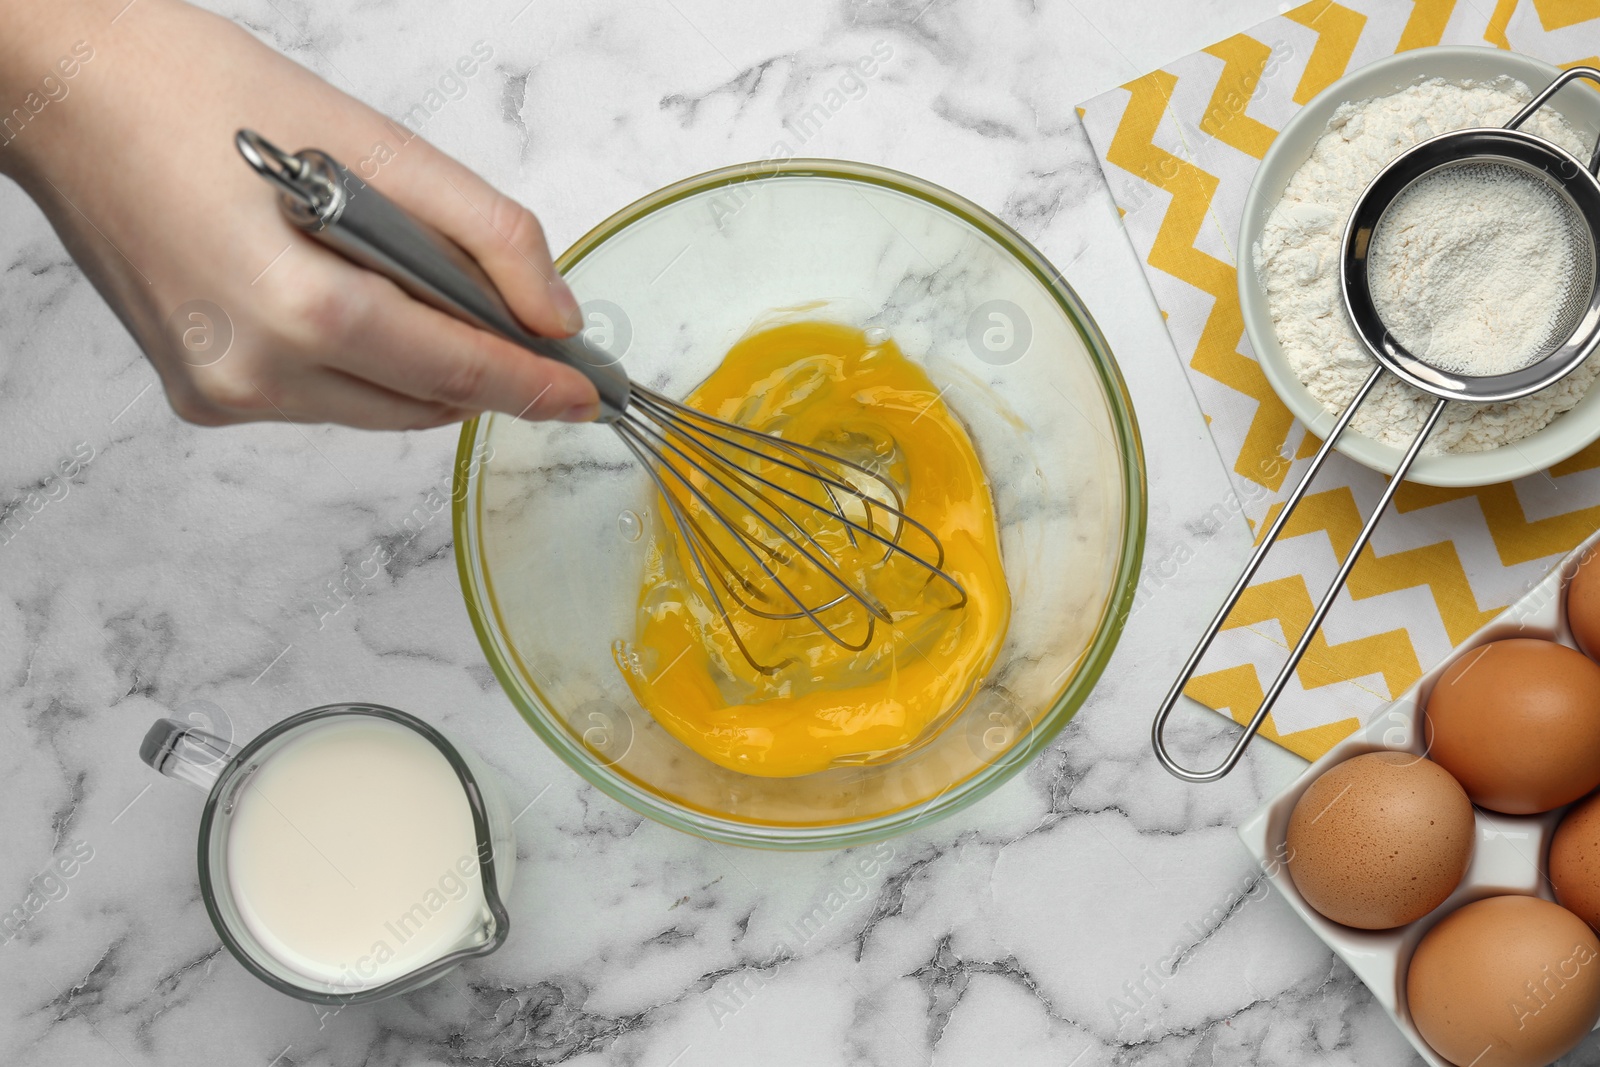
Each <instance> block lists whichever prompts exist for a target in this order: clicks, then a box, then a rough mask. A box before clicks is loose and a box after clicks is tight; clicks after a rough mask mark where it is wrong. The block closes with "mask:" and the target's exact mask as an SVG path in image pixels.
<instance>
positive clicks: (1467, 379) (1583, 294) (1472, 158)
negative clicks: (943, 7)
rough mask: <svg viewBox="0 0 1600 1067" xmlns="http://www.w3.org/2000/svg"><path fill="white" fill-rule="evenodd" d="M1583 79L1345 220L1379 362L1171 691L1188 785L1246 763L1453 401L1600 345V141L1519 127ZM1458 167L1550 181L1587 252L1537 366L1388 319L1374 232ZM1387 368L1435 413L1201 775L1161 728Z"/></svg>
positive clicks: (1407, 156)
mask: <svg viewBox="0 0 1600 1067" xmlns="http://www.w3.org/2000/svg"><path fill="white" fill-rule="evenodd" d="M1577 78H1587V79H1588V80H1590V81H1592V82H1595V83H1597V84H1600V70H1597V69H1595V68H1593V67H1573V68H1572V69H1570V70H1567V71H1563V72H1562V73H1561V74H1560V75H1559V76H1557V77H1556V79H1555V80H1554V81H1552V82H1551V83H1550V84H1549V85H1548V86H1546V87H1545V89H1544V91H1543V92H1541V93H1539V94H1538V95H1537V96H1535V97H1534V98H1533V100H1532V101H1531V102H1530V103H1529V104H1528V106H1527V107H1525V108H1523V109H1522V110H1521V111H1519V112H1518V113H1517V114H1516V116H1515V117H1513V118H1512V119H1511V121H1510V122H1508V123H1506V125H1505V126H1504V127H1503V128H1488V129H1469V130H1458V131H1455V132H1453V133H1445V134H1441V135H1439V136H1438V137H1433V138H1430V139H1428V140H1426V141H1423V142H1422V143H1421V144H1418V145H1416V146H1414V147H1412V148H1410V149H1408V150H1407V151H1405V152H1403V153H1401V155H1400V156H1398V157H1397V158H1396V159H1394V160H1393V161H1392V162H1390V163H1389V165H1388V166H1386V167H1384V169H1383V170H1382V171H1381V172H1380V173H1379V174H1378V176H1377V177H1376V178H1374V179H1373V180H1372V183H1371V184H1370V185H1368V186H1367V188H1366V190H1365V191H1364V192H1363V193H1362V194H1361V198H1360V199H1359V200H1358V201H1356V206H1355V209H1354V210H1353V211H1352V212H1351V214H1350V220H1349V222H1348V223H1347V224H1346V226H1345V232H1344V243H1343V249H1342V258H1341V261H1340V288H1341V290H1342V293H1343V296H1344V305H1345V310H1346V311H1347V312H1348V313H1349V316H1350V322H1351V324H1352V325H1353V326H1354V327H1355V331H1356V335H1357V336H1358V337H1360V339H1361V341H1362V343H1363V344H1364V345H1365V346H1366V348H1367V350H1368V351H1369V352H1371V353H1372V358H1373V359H1374V360H1376V361H1377V365H1376V366H1374V367H1373V369H1372V373H1371V374H1370V375H1368V377H1367V379H1366V381H1364V382H1363V383H1362V384H1361V388H1360V389H1359V390H1357V391H1356V395H1355V398H1354V399H1352V400H1351V401H1350V404H1349V406H1348V407H1346V408H1345V409H1344V412H1343V413H1342V414H1340V416H1339V418H1338V420H1337V421H1336V422H1335V423H1334V425H1333V429H1332V431H1331V432H1329V434H1328V435H1327V437H1326V438H1325V439H1324V440H1323V442H1322V447H1321V448H1319V449H1317V453H1316V455H1315V456H1314V457H1312V460H1311V463H1310V465H1309V466H1307V467H1306V471H1305V474H1304V475H1302V476H1301V479H1300V482H1299V483H1298V484H1297V485H1296V486H1295V487H1294V490H1293V492H1291V493H1290V494H1289V497H1288V499H1287V500H1285V501H1284V504H1283V507H1282V508H1281V509H1280V510H1279V511H1278V515H1277V517H1276V518H1275V519H1273V521H1272V524H1271V525H1270V526H1269V527H1268V528H1267V531H1266V533H1265V534H1264V535H1263V536H1262V538H1261V541H1260V543H1259V544H1258V545H1257V547H1256V550H1255V552H1254V553H1253V554H1252V555H1251V557H1250V560H1249V562H1247V563H1246V564H1245V566H1244V571H1243V573H1241V574H1240V575H1239V580H1238V581H1237V582H1235V583H1234V586H1233V590H1232V591H1231V592H1230V593H1229V594H1228V597H1227V599H1226V600H1225V601H1224V602H1223V605H1222V607H1221V609H1219V610H1218V612H1217V614H1216V616H1215V617H1214V618H1213V619H1212V620H1211V625H1210V626H1208V627H1206V631H1205V633H1204V634H1203V635H1202V636H1201V638H1200V642H1199V644H1197V645H1196V646H1195V649H1194V652H1193V653H1191V654H1190V656H1189V659H1188V661H1187V662H1186V663H1185V664H1184V666H1183V671H1182V673H1181V674H1179V675H1178V678H1177V680H1176V681H1175V682H1173V684H1172V688H1171V689H1170V690H1169V691H1168V693H1167V696H1166V699H1165V700H1163V701H1162V703H1161V707H1160V710H1158V711H1157V712H1156V717H1155V724H1154V726H1153V727H1152V729H1151V742H1152V744H1153V745H1154V747H1155V753H1156V759H1157V760H1159V761H1160V762H1161V765H1162V766H1163V767H1165V768H1166V769H1167V770H1168V771H1170V772H1172V774H1174V775H1176V776H1177V777H1179V778H1182V779H1183V780H1185V781H1189V782H1214V781H1216V780H1217V779H1219V778H1221V777H1223V776H1224V775H1226V774H1227V773H1228V772H1229V771H1231V770H1233V768H1234V766H1235V765H1237V764H1238V762H1239V759H1240V757H1242V756H1243V755H1244V750H1245V748H1246V747H1247V746H1248V745H1249V744H1250V741H1251V739H1252V738H1254V737H1255V735H1256V733H1257V731H1259V730H1260V729H1261V724H1262V723H1263V722H1265V721H1266V718H1267V713H1268V712H1270V711H1271V710H1272V705H1273V704H1274V703H1276V701H1277V699H1278V697H1279V695H1281V694H1282V692H1283V690H1284V687H1285V686H1286V685H1288V682H1289V678H1290V676H1291V675H1292V674H1293V673H1294V669H1295V667H1297V666H1298V665H1299V663H1300V660H1301V658H1302V657H1304V656H1305V653H1306V649H1308V648H1309V647H1311V641H1312V639H1313V638H1314V637H1315V636H1316V634H1317V631H1318V630H1319V629H1320V628H1321V626H1322V620H1323V619H1324V617H1326V615H1327V614H1328V609H1329V608H1331V607H1332V606H1333V599H1334V597H1335V596H1337V595H1338V593H1339V590H1340V589H1342V588H1344V583H1345V579H1346V578H1348V577H1349V576H1350V571H1351V569H1352V568H1353V567H1354V566H1355V562H1356V558H1357V557H1358V556H1360V554H1361V551H1362V549H1363V548H1365V547H1366V544H1367V542H1368V540H1370V539H1371V537H1372V532H1373V530H1375V529H1376V528H1377V526H1378V520H1379V519H1380V518H1382V517H1383V513H1384V511H1385V510H1386V509H1387V508H1388V506H1389V501H1390V500H1391V499H1393V497H1394V494H1395V493H1396V491H1398V490H1399V488H1400V483H1401V482H1402V481H1403V480H1404V479H1405V476H1406V472H1407V471H1408V470H1410V469H1411V465H1412V463H1414V462H1415V461H1416V458H1417V456H1418V455H1420V454H1421V452H1422V446H1423V443H1424V442H1425V441H1427V439H1428V435H1429V434H1431V433H1432V432H1433V429H1434V427H1435V426H1436V425H1437V424H1438V422H1439V416H1440V415H1442V414H1443V413H1444V408H1445V405H1446V404H1447V403H1449V402H1450V401H1452V400H1460V401H1465V402H1468V403H1474V404H1486V403H1495V402H1499V401H1506V400H1517V399H1520V398H1521V397H1525V396H1529V395H1531V394H1533V393H1536V392H1538V391H1539V390H1541V389H1544V388H1546V387H1548V386H1551V385H1554V384H1555V383H1556V382H1558V381H1560V380H1561V379H1562V378H1564V377H1565V376H1566V375H1568V374H1570V373H1571V372H1572V371H1573V370H1575V369H1576V368H1577V367H1578V365H1579V364H1580V363H1582V362H1583V361H1584V360H1585V359H1587V358H1588V357H1589V354H1590V353H1591V352H1593V351H1594V350H1595V347H1596V345H1597V344H1600V289H1597V286H1596V278H1597V272H1596V261H1595V256H1596V248H1597V246H1600V179H1597V177H1596V175H1597V173H1600V142H1597V143H1596V145H1595V150H1594V153H1593V155H1592V156H1591V157H1590V160H1589V163H1588V165H1587V166H1585V165H1584V164H1583V163H1582V162H1580V161H1579V160H1578V159H1577V158H1575V157H1574V156H1572V155H1571V154H1570V153H1568V152H1567V151H1566V150H1564V149H1562V148H1561V147H1559V146H1557V145H1555V144H1552V143H1550V142H1549V141H1546V140H1544V139H1543V138H1542V137H1536V136H1534V135H1533V134H1530V133H1525V132H1523V131H1522V130H1521V129H1520V127H1521V126H1522V124H1523V123H1525V122H1527V121H1528V119H1529V118H1531V117H1532V116H1533V114H1534V113H1535V112H1537V111H1538V110H1539V109H1540V108H1541V107H1543V106H1544V105H1545V103H1546V102H1547V101H1548V100H1549V99H1550V98H1551V97H1552V96H1554V95H1555V93H1556V92H1557V91H1558V90H1560V89H1561V88H1562V86H1564V85H1566V84H1567V83H1568V82H1571V81H1573V80H1575V79H1577ZM1456 168H1484V170H1483V171H1482V174H1483V175H1484V176H1492V177H1494V178H1497V179H1500V178H1505V177H1520V178H1521V179H1522V180H1525V181H1531V182H1540V183H1542V184H1543V186H1544V187H1545V188H1546V189H1548V190H1549V191H1550V192H1551V193H1553V194H1554V195H1555V196H1556V197H1557V198H1558V201H1559V204H1560V205H1561V206H1560V213H1561V215H1562V217H1563V219H1564V220H1565V224H1566V226H1567V227H1568V230H1569V234H1570V236H1571V237H1572V239H1573V240H1572V244H1573V247H1574V248H1575V250H1576V255H1575V257H1574V258H1575V261H1576V262H1575V263H1574V264H1573V265H1572V270H1571V272H1570V274H1569V276H1568V281H1567V293H1566V296H1565V298H1564V299H1563V300H1562V302H1561V304H1560V305H1559V307H1558V308H1557V309H1556V310H1555V314H1554V320H1553V324H1552V327H1551V329H1550V330H1549V332H1548V335H1547V336H1546V337H1544V338H1543V339H1542V341H1541V344H1540V345H1539V346H1538V349H1537V351H1536V353H1535V356H1534V359H1533V362H1532V363H1531V364H1529V365H1528V366H1524V367H1522V368H1520V369H1518V370H1514V371H1510V372H1508V373H1505V374H1496V375H1489V376H1483V377H1474V376H1471V375H1465V374H1461V373H1458V372H1453V371H1447V370H1442V369H1440V368H1439V367H1438V366H1435V365H1433V364H1430V363H1429V362H1427V360H1425V359H1424V358H1423V357H1422V356H1421V355H1419V354H1417V353H1413V352H1411V351H1408V350H1407V349H1406V347H1405V346H1404V345H1403V344H1401V342H1400V341H1399V339H1397V338H1396V337H1395V336H1394V334H1393V333H1391V332H1390V330H1389V329H1388V328H1387V327H1386V326H1385V325H1384V323H1383V320H1382V318H1381V317H1380V316H1379V314H1378V310H1377V308H1376V306H1375V305H1374V303H1373V298H1372V292H1371V290H1370V289H1369V287H1368V283H1367V270H1368V253H1369V252H1370V251H1371V249H1372V245H1373V236H1374V234H1376V233H1377V232H1379V228H1380V227H1381V226H1382V225H1383V221H1384V215H1385V213H1386V212H1387V211H1388V210H1389V209H1390V208H1391V207H1392V206H1393V205H1394V204H1395V202H1396V201H1398V200H1399V199H1400V198H1401V197H1402V196H1403V195H1404V194H1405V193H1406V192H1407V191H1409V190H1411V189H1413V188H1415V187H1417V185H1418V184H1419V183H1421V182H1423V181H1426V180H1429V179H1432V178H1435V177H1438V176H1440V175H1442V174H1445V173H1446V172H1451V171H1454V170H1455V169H1456ZM1527 266H1528V268H1529V269H1537V267H1538V266H1547V264H1528V265H1527ZM1385 373H1389V374H1393V375H1395V376H1396V377H1398V378H1400V379H1401V380H1402V381H1404V382H1406V383H1408V384H1410V385H1412V386H1415V387H1416V388H1418V389H1420V390H1422V391H1423V392H1424V393H1427V394H1428V395H1430V396H1432V397H1434V398H1435V403H1434V405H1433V409H1432V410H1431V411H1430V412H1429V413H1428V416H1427V418H1426V420H1425V421H1424V422H1423V425H1422V429H1421V430H1420V431H1419V432H1418V433H1417V436H1416V437H1415V438H1414V439H1413V440H1412V442H1411V444H1410V446H1408V447H1407V449H1406V452H1405V455H1404V456H1403V457H1402V458H1401V460H1400V464H1399V466H1398V467H1396V468H1395V472H1394V476H1393V477H1391V478H1390V479H1389V483H1388V485H1386V486H1385V487H1384V491H1383V495H1382V496H1380V497H1379V499H1378V504H1377V507H1375V508H1374V509H1373V512H1372V516H1371V518H1369V519H1367V521H1366V523H1365V524H1364V525H1363V526H1362V528H1361V533H1360V534H1359V535H1358V536H1357V537H1356V541H1355V545H1354V547H1353V548H1351V550H1350V553H1349V554H1348V555H1347V556H1346V557H1345V558H1344V560H1343V562H1341V563H1340V565H1339V572H1338V573H1337V574H1336V575H1335V576H1334V579H1333V584H1332V585H1331V586H1330V587H1329V589H1328V591H1327V593H1326V594H1324V595H1323V597H1322V600H1321V601H1320V602H1319V603H1318V604H1317V606H1316V609H1315V610H1314V611H1313V612H1312V613H1311V620H1310V622H1309V623H1307V625H1306V629H1305V632H1304V633H1303V634H1301V636H1300V639H1299V641H1298V642H1296V644H1295V646H1294V648H1293V649H1292V650H1290V653H1289V658H1288V661H1287V662H1286V663H1285V664H1284V665H1283V668H1282V669H1281V670H1280V671H1279V672H1278V676H1277V677H1276V678H1275V679H1274V680H1273V682H1272V685H1271V686H1270V687H1269V688H1268V689H1267V691H1266V694H1265V696H1264V697H1263V698H1262V701H1261V706H1260V707H1258V708H1257V709H1256V712H1255V715H1254V716H1253V717H1252V718H1251V720H1250V722H1249V723H1248V724H1247V725H1246V726H1245V728H1244V732H1243V733H1242V734H1241V735H1240V736H1239V738H1238V740H1237V741H1235V742H1234V745H1233V748H1232V750H1231V751H1229V753H1228V755H1227V758H1226V759H1224V760H1223V761H1222V763H1221V764H1219V765H1218V766H1216V767H1214V768H1212V769H1211V770H1209V771H1193V770H1190V769H1188V768H1186V767H1183V766H1181V765H1180V764H1178V763H1177V761H1176V760H1174V759H1173V758H1172V755H1171V754H1170V753H1169V752H1168V751H1167V747H1166V742H1165V740H1164V738H1163V736H1162V735H1163V731H1164V730H1165V727H1166V722H1167V717H1168V716H1169V715H1170V714H1171V713H1172V709H1173V708H1174V707H1176V706H1177V703H1178V697H1179V696H1180V695H1181V694H1182V693H1183V688H1184V686H1186V685H1187V684H1188V683H1189V679H1190V678H1191V677H1192V676H1193V675H1194V672H1195V670H1196V668H1198V667H1199V665H1200V660H1201V659H1202V658H1203V657H1204V656H1205V654H1206V650H1207V649H1209V648H1210V647H1211V642H1212V641H1213V640H1214V639H1215V638H1216V636H1217V633H1218V632H1219V631H1220V630H1221V629H1222V624H1223V623H1224V622H1225V621H1226V620H1227V618H1228V614H1229V613H1230V612H1231V611H1232V610H1233V608H1234V605H1235V604H1237V603H1238V602H1239V598H1240V596H1242V595H1243V594H1244V591H1245V588H1246V587H1247V586H1248V585H1249V584H1250V579H1251V578H1253V577H1255V573H1256V571H1257V569H1259V568H1260V566H1261V563H1262V561H1263V560H1265V559H1266V557H1267V554H1268V552H1269V551H1270V550H1271V549H1272V546H1273V544H1274V543H1275V542H1276V541H1277V539H1278V535H1279V533H1280V532H1282V530H1283V527H1284V525H1285V524H1286V523H1287V522H1288V520H1289V516H1290V515H1291V514H1293V513H1294V509H1295V508H1296V506H1298V505H1299V503H1300V501H1301V499H1302V498H1303V497H1304V496H1305V495H1306V491H1307V490H1308V489H1309V488H1310V486H1311V483H1312V481H1313V480H1314V479H1315V478H1316V475H1317V471H1318V470H1320V469H1321V467H1322V464H1323V462H1324V461H1326V460H1327V458H1328V456H1329V455H1330V454H1331V453H1332V452H1333V447H1334V444H1335V443H1336V442H1337V441H1338V440H1339V436H1340V435H1341V434H1342V433H1343V432H1344V430H1345V427H1347V426H1348V425H1349V424H1350V420H1351V418H1352V417H1353V416H1354V415H1355V413H1356V410H1357V409H1358V408H1360V407H1361V404H1362V402H1363V401H1365V400H1366V399H1367V397H1368V395H1370V394H1371V392H1372V389H1373V387H1374V386H1375V385H1377V384H1378V380H1379V379H1380V378H1382V377H1383V375H1384V374H1385Z"/></svg>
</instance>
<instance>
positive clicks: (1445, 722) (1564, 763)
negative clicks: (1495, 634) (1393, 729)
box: [1424, 637, 1600, 815]
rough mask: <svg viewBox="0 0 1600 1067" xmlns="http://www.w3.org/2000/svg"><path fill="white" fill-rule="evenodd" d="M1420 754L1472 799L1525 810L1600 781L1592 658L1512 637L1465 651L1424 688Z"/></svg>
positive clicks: (1599, 676)
mask: <svg viewBox="0 0 1600 1067" xmlns="http://www.w3.org/2000/svg"><path fill="white" fill-rule="evenodd" d="M1424 718H1425V720H1426V733H1427V739H1428V757H1429V758H1430V759H1432V760H1433V761H1434V762H1435V763H1437V764H1439V766H1441V767H1443V768H1444V769H1445V770H1447V771H1449V772H1450V773H1451V774H1453V775H1455V776H1456V780H1457V781H1458V782H1460V783H1461V786H1462V788H1464V789H1465V790H1466V791H1467V795H1468V796H1470V797H1471V798H1472V802H1473V803H1474V804H1480V805H1482V806H1483V807H1485V808H1489V809H1490V810H1492V811H1502V812H1505V813H1506V814H1508V815H1531V814H1533V813H1534V812H1540V811H1549V810H1550V809H1551V808H1558V807H1560V806H1561V805H1563V804H1570V803H1571V802H1572V801H1574V800H1577V799H1578V798H1579V797H1581V796H1583V795H1584V794H1585V793H1587V792H1589V791H1590V790H1591V789H1593V788H1594V787H1595V786H1597V785H1600V666H1597V665H1596V664H1595V662H1594V661H1593V660H1591V659H1589V658H1588V657H1587V656H1585V655H1583V653H1581V652H1578V651H1577V650H1575V649H1571V648H1568V647H1567V646H1565V645H1558V644H1556V643H1555V642H1554V641H1538V640H1533V639H1530V638H1523V637H1517V638H1512V639H1510V640H1508V641H1493V642H1490V643H1489V644H1487V645H1481V646H1479V647H1478V648H1475V649H1472V650H1471V651H1470V652H1467V653H1466V654H1464V655H1463V656H1461V657H1460V658H1459V659H1457V660H1456V661H1455V662H1454V663H1452V664H1451V665H1450V667H1449V669H1448V670H1446V671H1445V672H1444V674H1443V675H1442V676H1441V677H1440V678H1439V682H1438V684H1437V685H1435V686H1434V687H1433V692H1432V693H1430V694H1429V695H1428V706H1427V712H1426V715H1425V716H1424Z"/></svg>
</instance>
